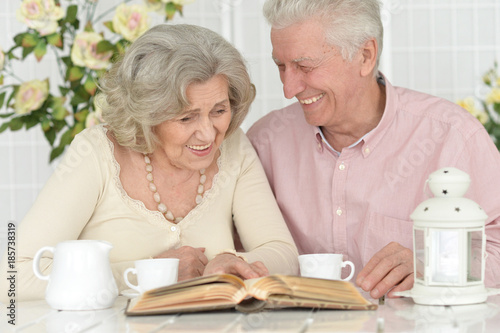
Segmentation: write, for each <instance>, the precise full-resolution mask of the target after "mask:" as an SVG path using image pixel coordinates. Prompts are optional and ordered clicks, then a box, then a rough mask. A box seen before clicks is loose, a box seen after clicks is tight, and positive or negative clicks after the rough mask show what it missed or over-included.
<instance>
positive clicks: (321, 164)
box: [247, 0, 500, 298]
mask: <svg viewBox="0 0 500 333" xmlns="http://www.w3.org/2000/svg"><path fill="white" fill-rule="evenodd" d="M379 6H380V5H379V3H378V1H377V0H363V1H359V0H315V1H309V0H268V1H267V2H266V3H265V5H264V15H265V16H266V18H267V20H268V21H269V23H270V24H271V26H272V29H271V42H272V45H273V52H272V57H273V59H274V61H275V63H276V65H277V66H278V69H279V75H280V78H281V81H282V83H283V91H284V94H285V97H287V98H294V97H295V98H296V99H297V102H296V103H294V104H292V105H290V106H288V107H285V108H283V109H281V110H277V111H273V112H271V113H270V114H268V115H266V116H265V117H264V118H262V119H261V120H259V121H258V122H256V123H255V124H254V126H253V127H252V128H251V129H250V130H249V131H248V133H247V134H248V136H249V137H250V140H251V141H252V143H253V145H254V147H255V148H256V150H257V152H258V154H259V156H260V158H261V160H262V163H263V165H264V168H265V171H266V174H267V177H268V179H269V181H270V183H271V186H272V188H273V191H274V194H275V196H276V198H277V200H278V203H279V206H280V208H281V211H282V213H283V215H284V217H285V220H286V222H287V224H288V226H289V228H290V230H291V232H292V235H293V237H294V239H295V242H296V244H297V246H298V248H299V252H300V253H320V252H332V253H342V254H344V258H346V259H348V260H351V261H353V262H354V263H355V265H356V269H357V277H356V283H357V284H358V285H359V286H360V287H361V288H362V289H364V290H366V291H370V294H371V296H372V297H374V298H378V297H380V296H382V295H384V294H386V293H388V296H389V297H390V296H392V295H393V293H394V292H395V291H402V290H407V289H410V288H411V287H412V285H413V254H412V227H413V223H412V221H411V220H410V218H409V216H410V214H411V213H412V211H413V210H414V209H415V208H416V206H417V205H418V204H419V203H420V202H421V201H423V200H425V199H426V198H427V196H426V194H424V192H423V188H424V183H425V181H426V179H427V177H428V176H429V174H430V173H431V172H433V171H435V170H437V169H439V168H442V167H456V168H458V169H461V170H463V171H465V172H467V173H468V174H469V175H470V176H471V179H472V183H471V187H470V189H469V190H468V192H467V194H466V196H467V197H469V198H471V199H473V200H475V201H476V202H477V203H479V205H480V206H481V207H482V208H483V209H484V210H485V211H486V213H487V214H488V216H489V218H488V220H487V222H486V223H487V225H486V234H487V245H486V251H487V253H488V257H487V259H486V273H485V281H486V285H487V286H492V287H493V286H495V287H498V286H499V280H498V279H495V273H498V272H500V177H498V176H499V175H500V172H499V171H500V154H499V153H498V151H497V149H496V148H495V146H494V144H493V143H492V141H491V139H490V137H489V136H488V134H487V132H486V131H485V130H484V128H483V126H482V125H481V124H480V123H479V122H478V121H477V120H476V119H475V118H474V117H472V116H471V115H470V114H468V113H467V112H466V111H465V110H463V109H462V108H460V107H458V106H457V105H455V104H453V103H451V102H448V101H446V100H443V99H441V98H437V97H434V96H430V95H426V94H423V93H419V92H416V91H412V90H409V89H404V88H399V87H394V86H392V85H391V84H390V82H389V81H388V80H387V78H386V77H384V76H383V74H382V73H380V72H379V71H378V62H379V57H380V53H381V51H382V40H383V28H382V23H381V20H380V7H379Z"/></svg>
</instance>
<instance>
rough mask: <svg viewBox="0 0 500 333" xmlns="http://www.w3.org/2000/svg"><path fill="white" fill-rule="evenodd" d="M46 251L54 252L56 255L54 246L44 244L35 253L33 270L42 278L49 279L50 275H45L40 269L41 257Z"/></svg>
mask: <svg viewBox="0 0 500 333" xmlns="http://www.w3.org/2000/svg"><path fill="white" fill-rule="evenodd" d="M45 251H48V252H52V255H54V248H53V247H52V246H44V247H42V248H41V249H40V250H38V252H37V253H36V254H35V258H34V259H33V272H34V273H35V276H36V277H37V278H39V279H41V280H48V279H49V275H43V274H42V272H41V271H40V258H41V257H42V254H43V253H44V252H45Z"/></svg>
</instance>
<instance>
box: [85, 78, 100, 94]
mask: <svg viewBox="0 0 500 333" xmlns="http://www.w3.org/2000/svg"><path fill="white" fill-rule="evenodd" d="M83 87H84V88H85V91H86V92H88V93H89V94H90V95H91V96H94V95H95V92H96V90H97V84H96V83H95V81H94V79H93V78H92V76H91V75H88V76H87V80H86V81H85V83H84V84H83Z"/></svg>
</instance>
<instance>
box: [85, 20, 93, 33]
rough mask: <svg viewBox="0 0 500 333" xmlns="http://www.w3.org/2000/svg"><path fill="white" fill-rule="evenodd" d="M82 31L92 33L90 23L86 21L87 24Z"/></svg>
mask: <svg viewBox="0 0 500 333" xmlns="http://www.w3.org/2000/svg"><path fill="white" fill-rule="evenodd" d="M83 31H86V32H94V27H93V26H92V22H90V21H88V22H87V24H85V28H83Z"/></svg>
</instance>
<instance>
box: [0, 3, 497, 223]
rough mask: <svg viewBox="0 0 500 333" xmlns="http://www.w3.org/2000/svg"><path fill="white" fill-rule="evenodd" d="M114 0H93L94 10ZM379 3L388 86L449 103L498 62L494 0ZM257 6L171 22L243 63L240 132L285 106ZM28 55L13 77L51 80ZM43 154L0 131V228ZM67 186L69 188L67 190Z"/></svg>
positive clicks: (218, 9)
mask: <svg viewBox="0 0 500 333" xmlns="http://www.w3.org/2000/svg"><path fill="white" fill-rule="evenodd" d="M120 2H121V1H119V0H99V6H98V11H104V10H105V9H107V8H109V7H110V6H112V5H114V4H117V3H120ZM136 2H137V3H140V2H141V1H140V0H137V1H136ZM383 2H384V4H385V8H384V11H383V18H384V25H385V29H386V35H385V46H384V53H383V58H382V65H381V70H382V71H383V72H384V73H385V74H386V75H387V76H388V78H389V80H390V81H391V82H392V83H393V84H395V85H402V86H406V87H409V88H414V89H417V90H420V91H424V92H428V93H431V94H434V95H438V96H442V97H444V98H447V99H450V100H452V101H455V100H457V99H458V98H462V97H465V96H467V95H472V94H474V92H475V90H476V89H477V88H478V87H479V84H480V78H481V76H482V74H483V73H484V71H486V70H487V69H488V68H489V67H490V66H491V65H492V64H493V61H494V59H498V60H500V1H498V0H384V1H383ZM62 3H63V4H64V3H65V1H62ZM262 3H263V0H196V2H195V3H193V4H190V5H186V6H185V10H184V17H183V18H181V17H177V18H176V20H175V21H174V22H178V23H179V22H183V23H192V24H198V25H202V26H205V27H208V28H210V29H212V30H214V31H217V32H219V33H220V34H222V35H223V36H225V37H226V38H227V39H228V40H230V41H231V42H233V44H234V45H235V46H236V47H237V48H238V49H239V50H240V51H241V52H242V53H243V54H244V56H245V57H246V59H247V60H248V65H249V68H250V72H251V76H252V79H253V82H254V83H255V85H256V86H257V98H256V101H255V103H254V104H253V106H252V109H251V111H250V114H249V117H248V118H247V120H246V121H245V122H244V124H243V127H244V129H248V127H249V126H250V125H251V124H252V123H253V122H254V121H255V120H256V119H258V118H260V117H261V116H262V115H264V114H266V113H267V112H269V111H270V110H272V109H275V108H279V107H281V106H283V105H286V104H288V103H290V102H289V101H287V100H285V99H284V98H283V96H282V90H281V83H280V81H279V78H278V73H277V69H276V68H275V66H274V64H273V62H272V61H271V58H270V54H271V45H270V42H269V28H268V26H267V24H266V23H265V22H264V20H263V19H262V15H261V7H262ZM19 4H20V1H11V0H9V1H0V31H2V33H1V34H0V47H2V49H4V50H6V49H9V48H10V47H11V46H12V45H13V42H12V37H13V36H14V35H15V34H17V33H19V32H21V31H24V30H25V28H24V26H23V25H22V24H21V23H19V22H18V21H17V20H16V19H15V10H16V9H17V7H18V6H19ZM155 22H157V23H159V22H161V20H157V21H155ZM95 28H96V30H99V29H101V30H105V29H103V28H101V27H95ZM31 57H32V56H30V59H29V60H30V61H25V62H24V63H23V66H19V67H18V68H17V69H16V74H17V75H19V76H21V77H22V78H23V79H32V78H40V79H45V78H46V77H50V78H51V80H56V77H57V75H56V70H55V69H56V67H55V65H54V62H53V59H50V56H47V60H46V63H44V65H43V66H40V65H35V62H34V61H33V59H32V58H31ZM7 82H9V81H7ZM1 112H5V109H3V110H2V111H1ZM48 155H49V147H48V145H47V143H46V141H45V138H44V137H43V135H42V134H41V130H40V128H39V127H35V128H33V129H31V130H30V131H24V130H23V131H20V132H15V133H12V132H4V133H2V134H0V225H2V224H3V223H4V222H6V221H8V220H16V221H20V220H21V219H22V218H23V216H24V215H25V214H26V211H27V210H28V209H29V207H30V206H31V205H32V203H33V201H34V200H35V198H36V196H37V194H38V192H39V190H40V189H41V188H42V186H43V184H44V183H45V181H46V180H47V178H48V177H49V176H50V174H51V173H52V170H53V167H54V166H53V165H52V166H51V165H48V163H47V161H48ZM71 190H77V189H68V191H71Z"/></svg>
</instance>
